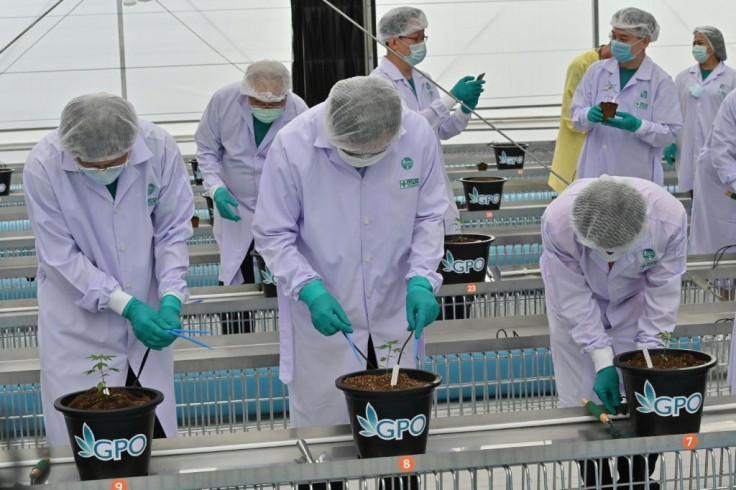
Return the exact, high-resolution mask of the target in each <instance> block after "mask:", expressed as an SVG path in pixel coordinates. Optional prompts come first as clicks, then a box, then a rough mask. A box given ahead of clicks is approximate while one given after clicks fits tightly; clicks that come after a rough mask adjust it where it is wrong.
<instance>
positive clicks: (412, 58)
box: [401, 41, 427, 66]
mask: <svg viewBox="0 0 736 490" xmlns="http://www.w3.org/2000/svg"><path fill="white" fill-rule="evenodd" d="M401 42H402V43H403V42H404V41H401ZM404 44H406V43H404ZM406 45H407V46H409V49H411V54H410V55H409V56H406V57H404V59H405V60H406V62H407V63H409V64H410V65H411V66H416V65H418V64H419V63H421V62H422V60H423V59H424V57H425V56H427V43H419V44H406Z"/></svg>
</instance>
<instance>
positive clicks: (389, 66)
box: [371, 57, 470, 234]
mask: <svg viewBox="0 0 736 490" xmlns="http://www.w3.org/2000/svg"><path fill="white" fill-rule="evenodd" d="M371 76H374V77H381V78H385V79H386V80H388V81H390V82H391V83H392V84H393V86H394V87H395V88H396V90H397V91H398V92H399V95H400V96H401V100H403V101H404V105H406V107H408V108H409V109H411V110H412V111H414V112H416V113H418V114H420V115H422V116H424V117H425V118H426V119H427V121H429V124H430V125H431V126H432V129H434V132H435V134H436V135H437V137H438V138H439V139H441V140H447V139H450V138H452V137H453V136H457V135H458V134H460V133H462V132H463V130H464V129H465V128H466V127H467V126H468V121H470V114H465V113H464V112H463V111H462V110H460V108H459V107H458V108H457V109H456V110H454V111H452V112H450V110H449V109H448V108H447V107H446V106H445V105H444V104H443V103H442V100H441V99H440V91H439V89H438V88H437V87H435V86H434V84H433V83H432V82H430V81H429V80H427V79H426V78H424V77H423V76H422V75H421V74H420V73H419V72H418V71H416V70H412V79H413V80H414V86H415V87H416V89H417V93H416V94H415V93H414V91H413V90H412V89H411V85H409V82H408V81H407V80H406V78H404V75H402V74H401V72H400V71H399V69H398V68H396V65H394V64H393V63H391V62H390V61H389V60H388V59H387V58H386V57H383V58H381V61H380V62H379V63H378V66H377V67H376V68H375V69H374V70H373V71H372V72H371ZM440 158H441V159H442V168H443V169H444V167H445V159H444V156H443V155H442V152H441V151H440ZM445 181H446V182H445V185H446V186H447V197H448V198H449V200H450V205H449V206H448V208H447V211H446V213H445V218H444V220H445V233H447V234H454V233H460V225H459V224H458V222H457V221H456V218H459V217H460V213H459V211H458V209H457V205H456V204H455V193H454V192H453V190H452V184H451V183H450V179H449V177H448V175H447V172H445Z"/></svg>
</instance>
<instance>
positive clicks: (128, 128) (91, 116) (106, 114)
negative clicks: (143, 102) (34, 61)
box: [59, 92, 138, 163]
mask: <svg viewBox="0 0 736 490" xmlns="http://www.w3.org/2000/svg"><path fill="white" fill-rule="evenodd" d="M137 137H138V116H136V114H135V109H134V108H133V105H132V104H131V103H130V102H128V101H127V100H125V99H123V98H122V97H118V96H117V95H111V94H106V93H104V92H99V93H96V94H88V95H82V96H80V97H76V98H74V99H72V100H71V101H69V103H68V104H67V105H66V107H64V110H63V111H61V122H60V123H59V138H60V139H61V146H62V148H64V151H66V152H67V153H69V154H71V155H73V156H74V157H75V158H77V157H79V158H81V159H82V160H83V161H85V162H91V163H95V162H104V161H107V160H112V159H114V158H117V157H119V156H122V155H124V154H125V153H127V152H128V151H130V149H131V148H132V147H133V144H134V143H135V140H136V138H137Z"/></svg>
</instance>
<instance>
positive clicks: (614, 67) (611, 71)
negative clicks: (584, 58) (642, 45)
mask: <svg viewBox="0 0 736 490" xmlns="http://www.w3.org/2000/svg"><path fill="white" fill-rule="evenodd" d="M603 63H604V65H603V67H604V68H605V69H606V71H608V77H609V81H610V82H611V83H612V84H613V85H615V86H616V87H618V86H619V83H621V75H620V72H619V68H618V61H616V58H610V59H607V60H605V61H603ZM653 67H654V62H653V61H652V59H651V58H650V57H649V56H644V61H642V63H641V65H639V69H638V70H636V73H634V76H633V77H631V79H632V80H633V79H635V78H636V79H637V80H651V79H652V71H653ZM627 86H628V85H627ZM621 90H623V87H622V88H621V89H619V93H620V92H621Z"/></svg>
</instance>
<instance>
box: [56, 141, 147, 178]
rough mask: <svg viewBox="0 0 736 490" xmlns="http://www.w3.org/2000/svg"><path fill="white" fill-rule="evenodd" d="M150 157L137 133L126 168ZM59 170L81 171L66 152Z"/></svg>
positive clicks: (63, 154) (144, 143)
mask: <svg viewBox="0 0 736 490" xmlns="http://www.w3.org/2000/svg"><path fill="white" fill-rule="evenodd" d="M152 156H153V153H151V150H150V149H149V148H148V145H146V142H145V141H143V138H142V137H141V135H140V133H139V134H138V137H137V138H136V140H135V143H134V144H133V148H131V149H130V158H129V159H128V166H131V165H138V164H139V163H143V162H145V161H147V160H150V159H151V157H152ZM61 168H63V169H64V170H67V171H69V172H81V170H79V169H78V168H77V165H76V164H75V162H74V157H72V156H71V154H69V153H67V152H66V151H64V152H63V153H62V156H61Z"/></svg>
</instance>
